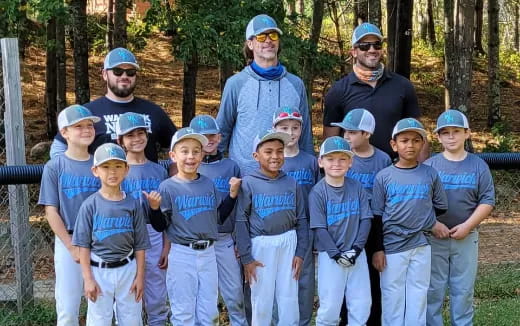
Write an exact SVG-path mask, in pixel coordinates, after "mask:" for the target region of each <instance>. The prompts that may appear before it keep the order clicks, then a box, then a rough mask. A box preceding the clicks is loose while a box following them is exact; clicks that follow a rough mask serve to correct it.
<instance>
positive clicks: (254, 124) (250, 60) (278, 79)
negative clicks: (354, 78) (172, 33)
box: [217, 15, 313, 174]
mask: <svg viewBox="0 0 520 326" xmlns="http://www.w3.org/2000/svg"><path fill="white" fill-rule="evenodd" d="M281 35H282V31H281V30H280V29H279V28H278V25H277V24H276V22H275V21H274V19H273V18H271V17H269V16H267V15H258V16H256V17H254V18H253V19H251V21H250V22H249V24H248V25H247V29H246V41H245V44H244V56H245V57H246V60H247V66H246V67H245V68H244V69H243V70H242V71H241V72H239V73H238V74H236V75H234V76H232V77H231V78H229V79H228V81H227V82H226V85H225V87H224V92H223V94H222V100H221V103H220V109H219V112H218V115H217V122H218V124H219V127H220V131H221V133H222V142H221V143H220V147H219V149H220V150H221V151H226V150H228V152H229V157H230V158H231V159H233V160H234V161H235V162H236V163H237V164H238V166H239V167H240V169H241V172H242V174H249V173H250V172H252V171H254V170H257V169H258V163H256V161H255V160H254V159H253V156H252V154H251V153H252V151H253V140H254V139H255V137H256V135H257V134H258V133H259V132H260V131H261V130H267V129H269V128H271V127H272V123H273V114H274V112H275V110H276V109H278V108H279V107H281V106H288V107H294V108H298V110H299V111H300V112H301V114H302V117H303V123H302V135H301V138H300V141H299V146H300V149H302V150H304V151H307V152H309V153H313V144H312V129H311V124H310V119H309V108H308V105H307V97H306V92H305V86H304V85H303V82H302V80H301V79H300V78H299V77H297V76H295V75H293V74H291V73H289V72H287V70H286V69H285V67H284V66H283V65H282V64H281V63H280V61H279V60H278V54H279V52H280V36H281Z"/></svg>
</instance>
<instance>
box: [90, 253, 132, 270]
mask: <svg viewBox="0 0 520 326" xmlns="http://www.w3.org/2000/svg"><path fill="white" fill-rule="evenodd" d="M134 257H135V255H134V253H132V254H131V255H130V256H128V257H126V258H125V259H123V260H120V261H114V262H110V263H108V262H105V261H101V262H98V261H93V260H90V266H94V267H99V268H116V267H121V266H125V265H126V264H128V263H129V262H131V261H132V260H133V259H134Z"/></svg>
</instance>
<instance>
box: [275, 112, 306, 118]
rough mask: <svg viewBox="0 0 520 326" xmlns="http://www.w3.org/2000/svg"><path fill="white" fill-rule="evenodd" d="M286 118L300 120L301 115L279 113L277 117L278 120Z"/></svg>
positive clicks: (297, 113)
mask: <svg viewBox="0 0 520 326" xmlns="http://www.w3.org/2000/svg"><path fill="white" fill-rule="evenodd" d="M288 117H292V118H301V117H302V115H301V114H300V113H299V112H291V113H289V112H281V113H280V114H279V115H278V118H288Z"/></svg>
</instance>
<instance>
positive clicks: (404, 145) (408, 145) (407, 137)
mask: <svg viewBox="0 0 520 326" xmlns="http://www.w3.org/2000/svg"><path fill="white" fill-rule="evenodd" d="M390 145H392V149H393V150H394V152H397V153H398V154H399V158H400V159H403V160H406V161H417V157H418V156H419V153H420V152H421V149H422V147H423V145H424V140H423V138H422V136H421V135H420V134H419V133H417V132H415V131H403V132H402V133H400V134H398V135H396V137H395V140H394V139H392V140H391V141H390Z"/></svg>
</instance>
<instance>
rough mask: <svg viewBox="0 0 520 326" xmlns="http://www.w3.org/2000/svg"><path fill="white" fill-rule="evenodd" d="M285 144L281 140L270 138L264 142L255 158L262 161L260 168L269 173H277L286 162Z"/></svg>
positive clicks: (259, 161)
mask: <svg viewBox="0 0 520 326" xmlns="http://www.w3.org/2000/svg"><path fill="white" fill-rule="evenodd" d="M283 149H284V145H283V143H282V142H281V141H279V140H277V139H275V140H268V141H266V142H265V143H262V144H261V145H260V146H259V147H258V149H257V150H256V152H254V153H253V158H254V159H255V160H256V161H257V162H258V163H260V169H261V170H262V171H264V172H266V173H268V174H272V175H276V174H277V173H278V171H280V169H281V168H282V166H283V162H284V152H283Z"/></svg>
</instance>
